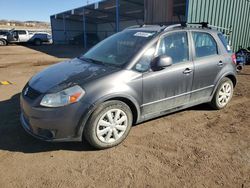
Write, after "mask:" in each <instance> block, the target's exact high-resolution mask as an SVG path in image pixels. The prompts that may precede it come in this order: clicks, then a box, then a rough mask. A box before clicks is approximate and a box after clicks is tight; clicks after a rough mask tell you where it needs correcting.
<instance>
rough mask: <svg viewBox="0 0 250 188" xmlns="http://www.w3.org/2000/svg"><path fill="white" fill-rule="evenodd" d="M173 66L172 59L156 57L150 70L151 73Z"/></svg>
mask: <svg viewBox="0 0 250 188" xmlns="http://www.w3.org/2000/svg"><path fill="white" fill-rule="evenodd" d="M172 64H173V59H172V58H171V57H169V56H166V55H161V56H158V57H156V58H155V59H154V60H153V61H152V63H151V68H152V70H153V71H159V70H162V69H164V68H166V67H169V66H171V65H172Z"/></svg>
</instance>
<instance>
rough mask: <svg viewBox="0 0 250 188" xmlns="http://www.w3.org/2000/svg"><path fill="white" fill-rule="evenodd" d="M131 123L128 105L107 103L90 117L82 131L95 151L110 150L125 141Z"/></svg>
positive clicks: (116, 102)
mask: <svg viewBox="0 0 250 188" xmlns="http://www.w3.org/2000/svg"><path fill="white" fill-rule="evenodd" d="M132 121H133V116H132V112H131V110H130V108H129V106H128V105H126V104H125V103H124V102H121V101H116V100H113V101H107V102H104V103H103V104H101V105H100V106H99V107H98V108H97V109H96V110H95V111H94V112H93V114H92V115H91V117H90V119H89V120H88V122H87V124H86V127H85V129H84V137H85V139H86V140H87V141H88V142H89V143H90V145H92V146H93V147H95V148H97V149H106V148H111V147H114V146H116V145H118V144H120V143H121V142H122V141H123V140H125V138H126V137H127V136H128V134H129V131H130V129H131V126H132Z"/></svg>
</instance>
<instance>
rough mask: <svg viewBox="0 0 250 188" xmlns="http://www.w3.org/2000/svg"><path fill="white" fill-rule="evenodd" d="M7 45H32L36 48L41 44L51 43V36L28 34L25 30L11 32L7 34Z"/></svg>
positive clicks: (44, 33) (47, 34) (37, 33)
mask: <svg viewBox="0 0 250 188" xmlns="http://www.w3.org/2000/svg"><path fill="white" fill-rule="evenodd" d="M7 41H8V42H9V43H33V44H35V45H37V46H39V45H41V44H42V43H45V42H46V43H51V42H52V37H51V34H49V33H46V32H30V31H27V30H11V31H10V32H9V34H8V37H7Z"/></svg>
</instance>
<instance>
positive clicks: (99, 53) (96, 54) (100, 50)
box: [80, 30, 156, 67]
mask: <svg viewBox="0 0 250 188" xmlns="http://www.w3.org/2000/svg"><path fill="white" fill-rule="evenodd" d="M155 34H156V32H155V31H135V30H127V31H123V32H120V33H117V34H115V35H113V36H111V37H109V38H107V39H105V40H103V41H102V42H100V43H99V44H97V45H96V46H94V47H93V48H91V49H90V50H89V51H88V52H87V53H85V54H84V55H83V56H81V57H80V59H84V60H89V61H91V62H95V63H102V64H108V65H113V66H118V67H122V66H123V65H125V64H127V63H128V62H129V61H130V60H131V59H132V58H133V57H134V56H135V55H136V53H137V52H138V51H139V50H140V49H141V48H142V47H143V46H144V45H145V44H146V43H147V42H148V41H150V40H151V39H152V38H153V37H154V36H155Z"/></svg>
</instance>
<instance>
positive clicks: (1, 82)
mask: <svg viewBox="0 0 250 188" xmlns="http://www.w3.org/2000/svg"><path fill="white" fill-rule="evenodd" d="M11 84H12V83H11V82H9V81H0V85H11Z"/></svg>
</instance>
